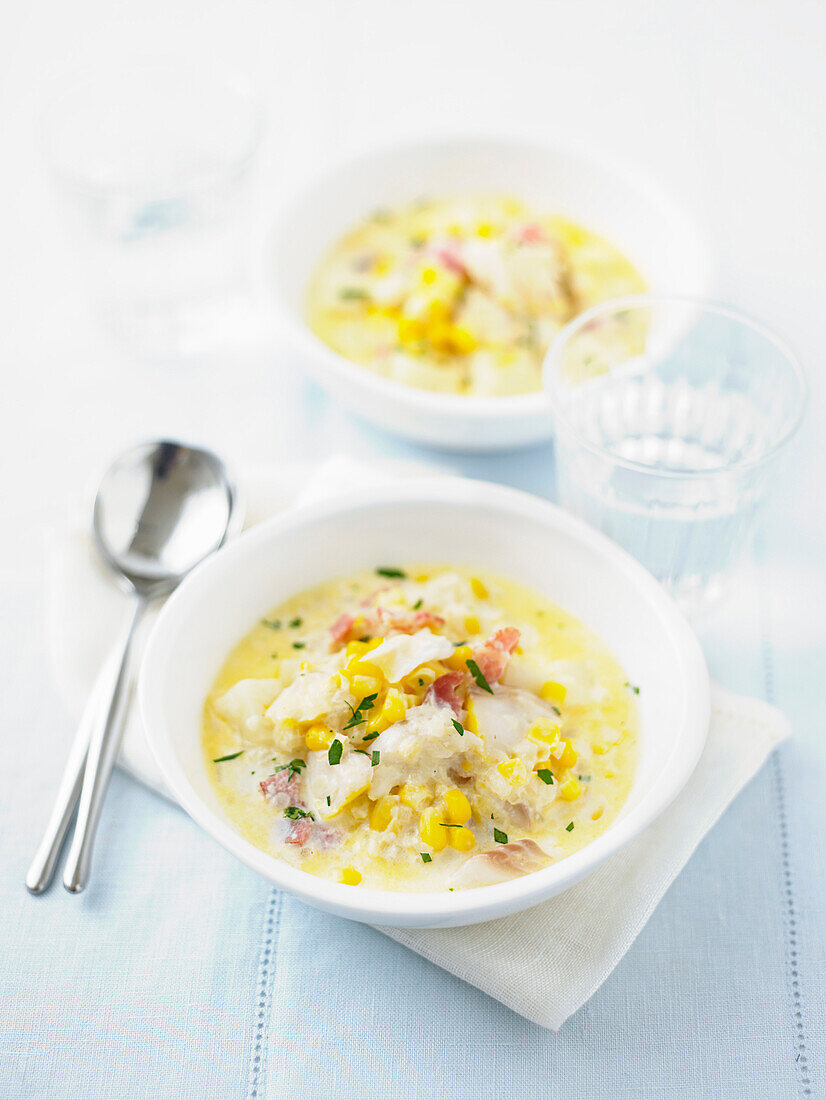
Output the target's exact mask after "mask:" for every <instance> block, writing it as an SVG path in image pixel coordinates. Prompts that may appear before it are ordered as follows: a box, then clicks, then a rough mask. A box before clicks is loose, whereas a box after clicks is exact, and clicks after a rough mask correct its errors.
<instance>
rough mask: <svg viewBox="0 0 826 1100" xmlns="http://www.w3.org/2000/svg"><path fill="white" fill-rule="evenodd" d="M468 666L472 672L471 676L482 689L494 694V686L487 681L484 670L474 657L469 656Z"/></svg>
mask: <svg viewBox="0 0 826 1100" xmlns="http://www.w3.org/2000/svg"><path fill="white" fill-rule="evenodd" d="M467 667H468V672H469V673H470V674H471V676H472V677H473V679H474V680H475V681H476V683H477V685H478V686H479V687H480V688H481V689H482V691H486V692H487V693H488V695H493V688H492V687H491V686H490V684H489V683H488V682H487V680H486V679H485V674H484V672H482V670H481V668H479V666H478V665H477V664H476V662H475V661H474V660H473V658H472V657H470V658H468V661H467Z"/></svg>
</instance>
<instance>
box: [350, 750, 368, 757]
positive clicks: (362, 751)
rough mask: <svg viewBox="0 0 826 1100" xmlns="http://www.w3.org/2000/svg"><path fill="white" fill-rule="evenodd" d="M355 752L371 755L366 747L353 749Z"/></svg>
mask: <svg viewBox="0 0 826 1100" xmlns="http://www.w3.org/2000/svg"><path fill="white" fill-rule="evenodd" d="M353 752H357V753H360V754H361V755H362V756H367V757H369V756H370V753H369V752H366V751H365V750H364V749H353Z"/></svg>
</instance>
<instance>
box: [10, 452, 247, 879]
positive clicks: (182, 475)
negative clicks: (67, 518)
mask: <svg viewBox="0 0 826 1100" xmlns="http://www.w3.org/2000/svg"><path fill="white" fill-rule="evenodd" d="M236 504H237V495H236V491H235V487H234V486H233V484H232V482H231V480H230V478H229V475H228V473H227V471H226V468H225V467H224V464H223V463H222V462H221V460H220V459H219V458H218V457H217V456H216V455H214V454H212V453H211V452H210V451H205V450H200V449H198V448H196V447H187V446H185V445H183V444H181V443H175V442H170V441H167V440H161V441H159V442H155V443H145V444H143V445H141V446H139V447H135V448H134V449H133V450H131V451H128V452H127V453H126V454H125V455H123V456H122V457H121V458H119V459H118V460H117V461H116V462H115V463H114V464H113V465H112V466H111V467H110V468H109V470H108V471H107V473H106V475H105V477H104V478H103V481H102V482H101V485H100V488H99V490H98V494H97V497H96V499H95V509H94V522H93V531H94V537H95V543H96V545H97V548H98V550H99V551H100V553H101V555H102V556H103V558H104V560H105V561H106V562H107V564H108V565H109V566H110V567H111V568H112V570H113V571H114V572H115V574H116V576H117V578H118V580H119V581H120V583H121V584H123V585H124V587H126V588H127V589H128V591H129V592H130V594H131V595H132V596H133V605H132V613H131V615H130V617H129V620H128V623H127V625H126V628H125V630H124V634H123V637H122V639H121V643H120V645H119V646H118V648H117V650H116V651H115V652H114V653H113V656H112V658H111V659H110V660H109V661H107V662H106V664H105V665H104V668H103V670H102V672H101V674H100V676H99V678H98V681H97V683H96V684H95V688H94V690H93V692H92V695H91V696H90V700H89V703H88V705H87V708H86V710H85V711H84V715H83V718H82V719H81V722H80V724H79V726H78V732H77V734H76V737H75V743H74V745H73V747H72V751H71V754H70V757H69V761H68V763H67V767H66V771H65V773H64V776H63V780H62V782H61V786H60V791H59V794H58V803H57V805H56V806H55V809H54V811H53V813H52V817H51V819H50V821H49V825H48V827H47V830H46V835H45V836H44V838H43V841H42V843H41V845H40V848H39V849H38V851H37V855H36V856H35V859H34V862H33V863H32V866H31V868H30V870H29V873H28V875H27V877H26V885H27V887H28V888H29V890H30V891H31V892H32V893H33V894H39V893H42V891H43V890H45V889H46V887H47V886H48V884H49V882H50V881H51V877H52V874H53V872H54V867H55V864H56V862H57V857H58V855H59V853H60V848H61V846H62V843H63V839H64V837H65V835H66V831H67V829H68V826H69V823H70V821H71V817H72V811H73V809H74V806H75V803H76V802H77V798H78V794H79V796H80V806H79V808H78V815H77V824H76V826H75V832H74V837H73V840H72V845H71V848H70V850H69V855H68V858H67V861H66V868H65V871H64V876H63V885H64V886H65V887H66V889H67V890H69V891H71V892H72V893H79V892H80V891H81V890H83V888H84V887H85V886H86V884H87V882H88V879H89V868H90V865H91V857H92V846H93V843H94V838H95V830H96V827H97V823H98V818H99V817H100V811H101V809H102V807H103V801H104V798H105V796H106V788H107V786H108V783H109V777H110V775H111V772H112V767H113V765H114V762H115V757H116V756H117V752H118V747H119V745H120V741H121V737H122V734H123V724H124V718H125V714H126V709H127V704H128V694H129V692H128V684H129V679H130V678H129V673H128V660H129V650H130V646H131V643H132V640H133V638H134V636H135V631H136V629H137V626H138V624H139V622H140V620H141V618H142V616H143V614H144V612H145V610H146V608H147V607H148V605H149V603H150V602H151V601H152V600H153V599H155V598H156V597H158V596H162V595H167V594H168V593H169V592H171V591H172V589H173V588H175V586H176V585H177V584H179V583H180V581H181V580H183V578H184V577H185V576H186V574H187V573H189V572H190V571H191V570H192V569H193V568H194V567H195V566H196V565H197V564H198V563H199V562H201V561H203V559H204V558H205V557H207V556H208V555H209V554H211V553H212V552H213V551H215V550H217V549H218V548H219V547H220V546H221V545H222V543H223V542H224V540H225V538H226V536H227V533H228V530H229V528H230V524H231V521H232V519H233V513H234V510H235V508H236ZM87 746H88V752H87V751H86V749H87ZM81 784H82V786H81Z"/></svg>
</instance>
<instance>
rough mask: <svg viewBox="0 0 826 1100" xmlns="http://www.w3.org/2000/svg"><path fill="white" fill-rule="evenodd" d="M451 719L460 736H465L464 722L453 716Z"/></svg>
mask: <svg viewBox="0 0 826 1100" xmlns="http://www.w3.org/2000/svg"><path fill="white" fill-rule="evenodd" d="M450 721H451V722H452V723H453V728H454V729H455V730H456V732H457V733H458V734H459V736H460V737H464V736H465V727H464V726H463V725H462V723H461V722H459V721H457V720H456V719H455V718H451V720H450Z"/></svg>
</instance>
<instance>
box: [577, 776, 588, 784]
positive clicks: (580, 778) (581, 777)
mask: <svg viewBox="0 0 826 1100" xmlns="http://www.w3.org/2000/svg"><path fill="white" fill-rule="evenodd" d="M577 779H578V780H579V781H580V782H581V783H590V782H591V777H590V775H578V776H577Z"/></svg>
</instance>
